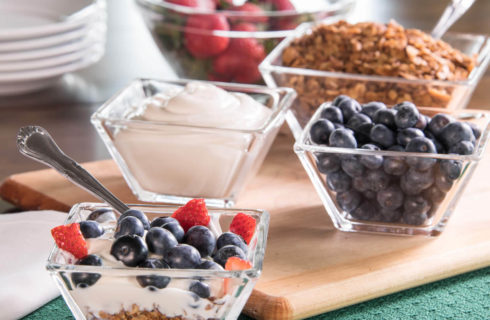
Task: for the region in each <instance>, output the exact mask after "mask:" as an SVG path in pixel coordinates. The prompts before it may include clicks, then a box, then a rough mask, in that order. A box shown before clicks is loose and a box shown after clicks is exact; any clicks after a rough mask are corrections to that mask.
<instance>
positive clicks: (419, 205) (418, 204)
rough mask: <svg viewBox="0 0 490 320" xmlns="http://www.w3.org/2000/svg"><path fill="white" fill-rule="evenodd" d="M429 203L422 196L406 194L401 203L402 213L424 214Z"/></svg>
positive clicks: (427, 209)
mask: <svg viewBox="0 0 490 320" xmlns="http://www.w3.org/2000/svg"><path fill="white" fill-rule="evenodd" d="M430 207H431V205H430V202H429V201H427V200H426V199H425V198H424V197H423V196H420V195H419V196H408V197H406V198H405V202H404V203H403V209H404V213H409V214H417V215H422V214H426V213H427V212H428V211H429V209H430Z"/></svg>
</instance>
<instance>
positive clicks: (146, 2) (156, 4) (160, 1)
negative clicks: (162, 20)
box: [136, 0, 355, 17]
mask: <svg viewBox="0 0 490 320" xmlns="http://www.w3.org/2000/svg"><path fill="white" fill-rule="evenodd" d="M136 2H138V3H139V4H140V5H143V6H145V7H147V8H159V9H171V10H173V11H176V12H178V13H182V14H193V15H194V14H197V15H200V14H203V15H205V14H215V13H219V14H225V15H227V16H233V17H284V16H288V17H290V16H293V15H303V14H313V13H321V12H335V11H338V10H342V9H344V8H347V7H348V6H350V5H352V4H354V3H355V0H335V3H333V4H328V5H327V4H325V6H324V7H322V8H318V9H316V10H306V11H297V10H281V11H278V10H263V11H262V12H247V11H234V10H208V9H202V8H193V7H188V6H183V5H179V4H175V3H170V2H167V1H166V0H136Z"/></svg>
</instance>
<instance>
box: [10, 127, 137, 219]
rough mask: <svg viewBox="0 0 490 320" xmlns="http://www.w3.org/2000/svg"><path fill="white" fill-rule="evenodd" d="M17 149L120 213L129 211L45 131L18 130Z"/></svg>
mask: <svg viewBox="0 0 490 320" xmlns="http://www.w3.org/2000/svg"><path fill="white" fill-rule="evenodd" d="M17 148H18V149H19V151H20V153H22V154H23V155H25V156H27V157H29V158H32V159H34V160H36V161H39V162H42V163H44V164H46V165H48V166H50V167H51V168H53V169H55V170H56V171H58V172H59V173H61V174H62V175H63V176H65V177H66V178H68V180H70V181H71V182H73V183H75V184H77V185H79V186H80V187H82V188H84V189H85V190H87V191H89V192H90V193H92V194H93V195H95V196H96V197H98V198H99V199H101V200H103V201H105V202H107V203H108V204H110V205H111V206H112V207H113V208H114V209H116V210H117V211H119V212H120V213H123V212H125V211H127V210H129V207H128V206H126V205H125V204H124V203H123V202H122V201H121V200H119V199H118V198H116V196H114V195H113V194H112V193H111V192H110V191H109V190H107V189H106V188H105V187H104V186H103V185H102V184H101V183H100V182H99V181H98V180H97V179H95V178H94V176H92V175H91V174H90V173H88V172H87V170H85V169H84V168H82V167H81V166H80V165H79V164H78V163H77V162H76V161H75V160H73V159H71V158H70V157H68V156H67V155H66V154H64V153H63V151H61V149H60V148H59V147H58V146H57V145H56V143H55V142H54V140H53V138H51V136H50V135H49V133H48V132H47V131H46V130H45V129H43V128H41V127H38V126H28V127H23V128H20V130H19V133H18V134H17Z"/></svg>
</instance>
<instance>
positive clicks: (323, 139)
mask: <svg viewBox="0 0 490 320" xmlns="http://www.w3.org/2000/svg"><path fill="white" fill-rule="evenodd" d="M334 130H335V127H334V125H333V123H332V122H330V121H329V120H327V119H319V120H317V121H315V123H313V125H312V126H311V128H310V139H311V141H312V142H313V143H316V144H324V145H328V138H329V137H330V134H331V133H332V132H333V131H334Z"/></svg>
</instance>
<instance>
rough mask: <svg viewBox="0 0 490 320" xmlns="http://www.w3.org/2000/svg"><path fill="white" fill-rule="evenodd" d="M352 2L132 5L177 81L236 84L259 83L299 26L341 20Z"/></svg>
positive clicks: (197, 0)
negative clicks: (264, 64) (268, 61)
mask: <svg viewBox="0 0 490 320" xmlns="http://www.w3.org/2000/svg"><path fill="white" fill-rule="evenodd" d="M238 2H240V4H238ZM354 2H355V1H354V0H319V1H315V3H314V4H313V3H310V1H305V2H300V1H290V0H267V1H229V0H222V1H214V0H192V1H191V0H188V1H185V0H137V1H136V3H137V4H138V8H139V11H140V13H141V14H142V17H143V19H144V21H145V23H146V25H147V27H148V29H149V30H150V32H151V35H152V37H153V39H154V41H155V43H156V44H157V46H158V47H159V49H160V51H161V52H162V54H163V56H164V57H165V58H166V59H167V60H168V61H169V62H171V66H172V68H173V70H174V71H175V73H176V74H177V75H178V76H179V77H181V78H188V79H199V80H212V81H222V82H238V83H262V77H261V75H260V72H259V70H258V65H259V63H260V62H261V61H262V60H263V59H264V58H265V57H266V55H267V54H268V53H269V52H270V51H271V50H272V49H273V48H274V47H275V46H276V45H277V44H278V43H279V42H280V41H281V40H282V39H284V37H286V36H287V35H288V34H290V33H291V32H293V31H294V29H295V28H296V27H297V26H298V25H299V24H300V23H303V22H308V21H310V22H311V21H322V20H324V19H329V20H330V21H334V20H332V19H335V20H336V19H339V18H342V17H345V15H346V14H347V13H348V12H349V11H350V9H351V8H352V7H353V4H354Z"/></svg>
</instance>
